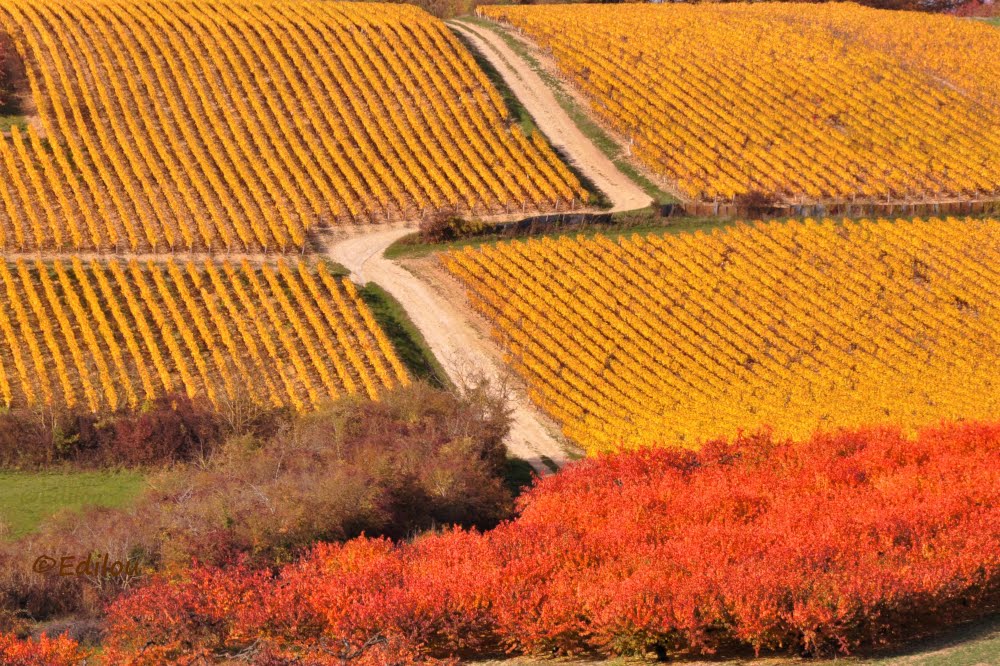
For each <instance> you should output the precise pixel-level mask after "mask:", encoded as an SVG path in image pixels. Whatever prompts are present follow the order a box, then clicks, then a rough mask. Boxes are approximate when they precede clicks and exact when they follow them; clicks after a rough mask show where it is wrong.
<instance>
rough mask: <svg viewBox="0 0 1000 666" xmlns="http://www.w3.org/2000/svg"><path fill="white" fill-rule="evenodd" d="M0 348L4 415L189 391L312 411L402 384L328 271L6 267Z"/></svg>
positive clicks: (371, 328)
mask: <svg viewBox="0 0 1000 666" xmlns="http://www.w3.org/2000/svg"><path fill="white" fill-rule="evenodd" d="M0 336H2V339H3V344H2V345H0V399H2V403H3V405H4V406H5V407H11V406H15V407H17V406H22V407H23V406H35V405H41V404H50V405H60V406H69V407H80V408H83V409H87V410H89V411H92V412H103V411H113V410H116V409H119V408H124V407H132V408H135V407H136V406H137V405H138V404H140V403H141V402H142V401H144V400H148V399H152V398H155V397H157V396H158V395H163V394H165V393H171V392H175V391H183V392H185V393H187V394H188V395H189V396H191V397H203V398H206V399H207V400H209V401H210V402H212V403H213V404H214V405H215V406H217V407H218V406H222V405H225V404H232V403H240V402H245V401H251V402H255V403H257V404H260V405H262V406H275V407H282V406H287V407H292V408H293V409H295V410H298V411H306V410H309V409H312V408H315V407H316V406H318V405H319V404H321V403H322V402H324V401H327V400H330V399H334V398H337V397H338V396H342V395H347V394H355V393H360V394H364V395H366V396H368V397H370V398H373V399H378V397H379V395H380V394H381V393H382V392H383V391H385V390H386V389H389V388H392V387H394V386H399V385H405V384H408V383H409V382H410V378H409V375H408V373H407V372H406V370H405V368H404V367H403V365H402V364H401V362H400V361H399V359H398V358H397V356H396V353H395V351H394V349H393V347H392V345H391V343H390V342H389V340H388V339H387V338H386V336H385V334H384V333H383V332H382V331H381V329H380V328H379V327H378V324H377V323H376V322H375V319H374V318H373V317H372V315H371V312H369V310H368V307H367V306H366V305H365V304H364V302H363V301H362V300H361V299H360V297H359V296H358V294H357V292H356V291H355V290H354V287H353V285H352V284H351V283H350V281H349V280H347V279H345V278H338V277H335V276H334V275H333V274H331V273H330V271H329V269H328V268H327V266H326V264H324V263H318V264H315V265H313V264H310V263H306V262H299V261H286V260H278V262H277V263H275V264H259V265H252V264H250V263H242V264H240V265H234V264H232V263H230V262H221V263H217V262H212V261H207V260H206V261H204V262H198V263H195V262H192V261H186V262H179V261H168V262H165V263H154V262H138V261H136V260H130V261H116V260H111V261H97V260H93V261H89V262H84V261H81V260H80V259H73V260H72V261H55V262H50V263H45V262H41V261H24V260H18V261H17V262H14V263H10V262H3V263H0Z"/></svg>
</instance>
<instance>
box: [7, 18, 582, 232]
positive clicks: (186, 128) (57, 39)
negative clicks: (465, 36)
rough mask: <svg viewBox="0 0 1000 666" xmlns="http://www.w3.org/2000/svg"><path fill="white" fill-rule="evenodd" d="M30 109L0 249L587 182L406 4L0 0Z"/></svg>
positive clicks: (467, 58)
mask: <svg viewBox="0 0 1000 666" xmlns="http://www.w3.org/2000/svg"><path fill="white" fill-rule="evenodd" d="M0 31H4V32H6V33H8V35H9V36H10V37H11V38H12V39H13V42H14V44H15V46H16V48H17V51H18V54H19V56H20V57H21V59H22V60H23V62H24V63H25V69H26V73H27V78H28V83H29V85H30V89H31V95H32V98H33V102H34V103H33V106H34V107H35V108H37V111H38V117H37V119H36V120H34V121H32V123H31V125H30V127H31V128H30V129H29V130H28V131H26V132H22V131H19V130H16V129H15V130H14V131H13V132H12V133H11V136H9V137H0V173H2V174H3V175H4V177H3V178H0V248H15V249H20V250H34V249H50V248H57V249H58V248H66V249H98V250H106V249H109V248H119V249H132V250H154V251H163V250H168V249H189V250H190V249H197V250H204V249H208V250H240V251H249V250H271V251H285V250H291V249H296V248H302V247H304V246H305V245H306V243H307V238H306V234H307V232H308V231H309V230H310V229H312V228H314V227H316V226H319V225H326V224H336V223H345V222H367V221H382V220H386V219H415V218H419V217H420V216H422V215H427V214H432V213H434V212H438V211H450V210H456V209H457V210H460V211H472V212H474V213H476V214H484V213H489V212H505V211H508V210H515V209H516V210H518V211H520V210H550V209H552V208H554V207H560V206H561V207H563V208H565V207H566V206H567V205H569V204H570V203H571V202H573V201H574V200H579V199H581V198H585V196H586V192H585V191H584V190H583V188H582V187H581V186H580V183H579V182H578V181H577V179H576V178H575V177H574V176H573V175H572V173H571V172H570V171H569V170H568V169H567V168H566V167H565V165H563V164H562V163H561V162H559V160H558V158H556V156H555V154H554V153H553V152H552V150H551V148H550V147H549V146H548V144H546V143H544V142H532V141H531V137H525V136H524V135H523V134H522V133H521V132H520V129H519V127H518V126H516V125H512V124H511V123H510V122H509V119H508V114H507V110H506V108H505V106H504V104H503V101H502V99H501V98H500V96H499V95H498V93H497V92H496V91H495V90H494V89H493V87H492V86H491V84H490V82H489V80H488V79H487V78H486V76H485V75H484V74H483V72H482V71H481V70H480V69H479V67H478V66H477V65H476V63H475V61H474V60H473V58H472V56H471V55H470V54H469V53H468V51H467V50H466V49H465V48H464V47H463V46H462V45H461V43H460V42H459V41H458V40H457V39H456V38H455V36H454V35H453V34H452V33H451V32H450V31H449V30H448V29H447V28H446V27H445V26H444V24H443V23H441V22H440V21H438V20H437V19H434V18H433V17H431V16H430V15H428V14H427V13H425V12H423V11H422V10H420V9H418V8H416V7H413V6H409V5H387V4H375V3H339V2H325V1H321V0H0Z"/></svg>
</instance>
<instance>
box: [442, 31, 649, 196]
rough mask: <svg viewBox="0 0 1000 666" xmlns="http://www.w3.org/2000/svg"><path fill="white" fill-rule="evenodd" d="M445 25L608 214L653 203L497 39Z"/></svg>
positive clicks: (547, 88)
mask: <svg viewBox="0 0 1000 666" xmlns="http://www.w3.org/2000/svg"><path fill="white" fill-rule="evenodd" d="M449 25H450V26H452V27H454V28H455V29H456V30H457V31H458V32H460V33H461V34H463V35H464V36H466V37H468V39H469V41H470V42H471V43H472V45H473V46H474V47H475V48H476V50H478V51H479V52H480V53H482V54H483V56H484V57H485V58H486V59H487V60H488V61H489V62H490V64H492V65H493V67H495V68H496V70H497V71H498V72H500V75H501V76H502V77H503V80H504V81H505V82H506V83H507V85H508V86H509V87H510V89H511V91H513V93H514V95H516V96H517V98H518V99H519V100H520V101H521V103H522V104H524V107H525V108H526V109H527V110H528V113H530V114H531V117H532V118H533V119H534V121H535V124H536V125H538V128H539V129H540V130H541V131H542V133H543V134H545V136H546V137H547V138H548V139H549V141H550V142H551V143H552V145H553V146H554V147H555V148H556V149H557V150H559V151H560V152H562V154H563V155H564V156H566V157H568V158H569V160H570V161H571V162H572V163H573V164H574V165H575V166H576V167H577V168H578V169H579V170H580V171H581V172H583V174H584V175H585V176H586V177H587V178H589V179H590V181H591V182H592V183H594V185H596V186H597V187H598V189H600V190H601V191H602V192H604V193H605V194H606V195H607V196H608V198H609V199H610V200H611V202H612V208H611V210H612V211H625V210H635V209H637V208H644V207H646V206H648V205H649V204H650V203H652V201H653V200H652V199H651V198H650V196H649V195H648V194H646V193H645V192H643V191H642V189H641V188H640V187H639V186H638V185H636V184H635V183H633V182H632V180H631V179H629V178H628V176H626V175H625V174H623V173H622V172H621V171H619V170H618V167H616V166H615V165H614V163H613V162H612V161H611V160H609V159H608V158H607V156H606V155H605V154H604V153H602V152H601V151H600V149H598V148H597V146H595V145H594V144H593V142H592V141H591V140H590V139H588V138H587V137H586V136H584V134H583V132H581V131H580V129H579V128H578V127H577V126H576V123H574V122H573V120H572V119H571V118H570V117H569V115H567V114H566V112H565V111H564V110H563V108H562V107H561V106H559V102H557V101H556V98H555V95H553V93H552V91H551V90H550V89H549V87H548V86H547V85H546V84H545V82H544V81H543V80H542V78H541V77H540V76H539V75H538V74H537V73H536V72H535V71H534V70H533V69H531V66H530V65H529V64H528V63H526V62H525V61H524V60H523V59H522V58H521V57H520V56H518V55H517V54H516V53H514V51H513V50H512V49H511V48H510V47H509V46H507V44H506V42H504V41H503V39H501V38H500V36H499V35H497V34H496V33H494V32H492V31H491V30H488V29H486V28H481V27H479V26H476V25H472V24H470V23H463V22H460V21H452V22H450V23H449Z"/></svg>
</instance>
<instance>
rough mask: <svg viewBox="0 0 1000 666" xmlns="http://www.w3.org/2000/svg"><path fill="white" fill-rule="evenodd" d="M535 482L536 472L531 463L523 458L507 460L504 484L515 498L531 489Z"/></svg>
mask: <svg viewBox="0 0 1000 666" xmlns="http://www.w3.org/2000/svg"><path fill="white" fill-rule="evenodd" d="M534 480H535V470H534V468H533V467H532V466H531V463H529V462H528V461H527V460H522V459H521V458H507V463H506V465H504V470H503V482H504V485H505V486H507V489H508V490H510V492H511V493H512V494H513V495H514V497H517V496H518V495H520V494H521V493H522V492H524V491H525V490H526V489H528V488H529V487H531V484H532V483H533V482H534Z"/></svg>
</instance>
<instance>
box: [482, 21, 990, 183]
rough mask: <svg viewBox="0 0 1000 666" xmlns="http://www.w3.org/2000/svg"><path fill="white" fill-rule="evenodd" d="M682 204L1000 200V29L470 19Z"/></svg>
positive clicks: (968, 24)
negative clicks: (505, 32) (532, 60)
mask: <svg viewBox="0 0 1000 666" xmlns="http://www.w3.org/2000/svg"><path fill="white" fill-rule="evenodd" d="M479 11H480V13H482V14H484V15H485V16H486V17H488V18H492V19H495V20H499V21H502V22H506V23H509V24H511V25H513V26H514V27H515V28H517V29H518V30H519V31H522V32H523V34H525V35H526V36H527V37H529V38H530V39H531V40H533V41H534V42H535V43H537V44H538V45H539V46H540V47H541V48H542V49H543V50H545V51H547V52H550V53H551V54H552V56H553V57H554V59H555V61H556V63H557V65H558V67H559V69H560V71H561V72H562V73H563V74H564V75H565V76H566V77H568V78H569V79H570V81H571V82H572V83H573V84H575V86H576V87H578V88H579V89H580V90H581V91H582V93H583V94H584V96H585V97H586V98H587V100H588V101H589V104H590V106H591V109H592V110H593V112H594V113H595V114H596V115H597V116H598V117H599V118H600V119H601V120H602V121H603V122H604V123H605V124H606V125H608V126H609V127H611V128H612V129H613V130H614V131H615V132H617V133H618V134H619V135H621V136H623V137H624V138H625V139H626V140H627V143H628V144H629V146H630V150H631V153H632V155H633V156H634V157H635V158H637V159H638V160H639V161H640V162H641V163H642V164H644V165H645V166H646V167H648V169H649V170H651V171H652V172H654V173H655V174H657V175H658V176H660V177H661V178H662V179H664V180H665V181H667V182H668V183H670V184H671V185H672V186H673V188H674V189H676V191H677V192H679V193H680V194H682V195H683V196H684V197H686V198H688V199H691V200H701V201H713V200H720V201H731V200H737V201H738V200H740V199H741V198H744V199H746V198H750V199H753V198H754V197H764V198H765V200H776V201H779V202H788V203H796V202H798V203H801V202H807V201H813V202H815V201H851V202H853V201H869V202H874V201H887V200H890V201H940V200H956V199H957V200H972V199H981V198H989V199H996V198H998V196H1000V83H998V82H1000V32H998V31H997V30H995V29H994V28H991V27H990V26H988V25H985V24H982V23H979V22H974V21H957V20H954V19H952V18H949V17H945V16H933V15H928V14H918V13H912V14H911V13H907V12H899V13H891V12H879V11H876V10H872V9H867V8H862V7H859V6H856V5H850V4H823V5H801V4H792V3H778V4H767V3H765V4H748V3H734V4H712V3H709V4H703V5H697V6H690V5H673V4H670V3H668V4H667V5H617V4H615V5H584V6H574V5H555V6H544V7H538V6H494V7H486V8H480V10H479Z"/></svg>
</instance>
